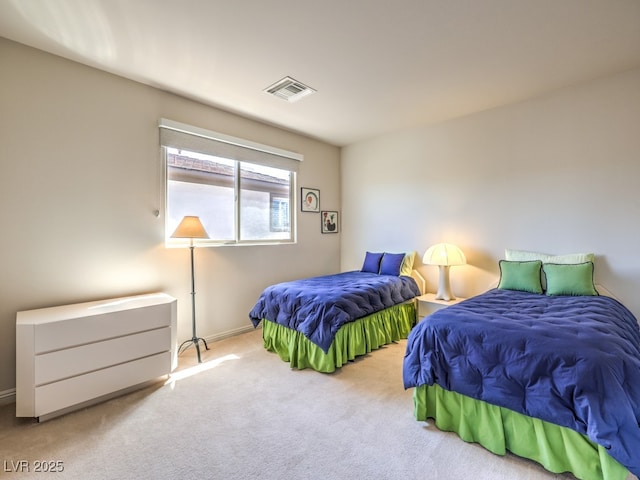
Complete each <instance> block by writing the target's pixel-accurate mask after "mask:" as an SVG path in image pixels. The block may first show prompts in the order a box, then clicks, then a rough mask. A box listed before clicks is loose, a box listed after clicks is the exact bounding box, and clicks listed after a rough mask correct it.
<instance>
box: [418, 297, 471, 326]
mask: <svg viewBox="0 0 640 480" xmlns="http://www.w3.org/2000/svg"><path fill="white" fill-rule="evenodd" d="M463 300H466V298H460V297H458V298H456V299H455V300H449V301H446V300H436V294H435V293H425V294H424V295H420V296H419V297H416V301H417V302H418V305H417V307H416V315H417V316H418V318H417V319H416V320H417V321H418V322H419V321H420V320H421V319H422V318H424V317H425V316H427V315H431V314H432V313H433V312H435V311H436V310H440V309H441V308H446V307H450V306H451V305H455V304H456V303H460V302H461V301H463Z"/></svg>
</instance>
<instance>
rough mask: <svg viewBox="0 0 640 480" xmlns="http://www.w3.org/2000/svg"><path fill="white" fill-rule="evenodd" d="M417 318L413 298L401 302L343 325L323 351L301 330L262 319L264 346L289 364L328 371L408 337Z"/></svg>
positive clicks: (294, 366) (292, 366)
mask: <svg viewBox="0 0 640 480" xmlns="http://www.w3.org/2000/svg"><path fill="white" fill-rule="evenodd" d="M415 322H416V311H415V304H414V302H408V303H402V304H400V305H395V306H393V307H390V308H387V309H385V310H382V311H381V312H377V313H374V314H372V315H369V316H367V317H362V318H359V319H358V320H355V321H354V322H350V323H347V324H345V325H343V326H342V327H341V328H340V330H338V332H337V333H336V337H335V339H334V341H333V343H332V344H331V347H330V348H329V351H328V352H327V353H325V352H324V351H323V350H322V349H321V348H320V347H318V346H317V345H316V344H314V343H312V342H311V341H310V340H309V339H308V338H307V337H305V336H304V335H303V334H302V333H300V332H297V331H295V330H292V329H290V328H288V327H285V326H283V325H280V324H277V323H275V322H272V321H269V320H262V339H263V343H264V348H265V349H267V350H268V351H270V352H275V353H277V354H278V355H279V356H280V358H281V359H282V360H284V361H285V362H290V364H291V368H298V369H303V368H312V369H314V370H317V371H318V372H324V373H331V372H334V371H335V370H336V368H340V367H341V366H342V365H344V364H345V363H347V362H348V361H350V360H353V359H355V358H356V357H358V356H360V355H366V354H367V353H369V352H371V351H372V350H376V349H378V348H380V347H381V346H383V345H386V344H388V343H391V342H395V341H398V340H401V339H403V338H407V336H408V335H409V332H410V331H411V328H413V325H414V324H415Z"/></svg>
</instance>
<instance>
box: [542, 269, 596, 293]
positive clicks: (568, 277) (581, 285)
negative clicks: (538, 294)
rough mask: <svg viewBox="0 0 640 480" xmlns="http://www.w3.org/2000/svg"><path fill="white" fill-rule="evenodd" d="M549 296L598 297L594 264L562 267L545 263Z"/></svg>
mask: <svg viewBox="0 0 640 480" xmlns="http://www.w3.org/2000/svg"><path fill="white" fill-rule="evenodd" d="M542 268H543V271H544V276H545V278H546V279H547V295H598V292H597V290H596V287H595V285H594V284H593V262H585V263H576V264H573V265H561V264H558V263H545V264H544V266H543V267H542Z"/></svg>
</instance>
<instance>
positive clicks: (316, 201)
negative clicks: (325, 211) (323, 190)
mask: <svg viewBox="0 0 640 480" xmlns="http://www.w3.org/2000/svg"><path fill="white" fill-rule="evenodd" d="M300 208H301V209H302V211H303V212H319V211H320V190H317V189H315V188H306V187H302V189H301V192H300Z"/></svg>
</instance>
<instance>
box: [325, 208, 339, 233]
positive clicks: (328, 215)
mask: <svg viewBox="0 0 640 480" xmlns="http://www.w3.org/2000/svg"><path fill="white" fill-rule="evenodd" d="M320 220H321V221H322V233H338V230H339V227H338V225H339V221H338V212H332V211H330V210H323V211H322V212H321V213H320Z"/></svg>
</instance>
